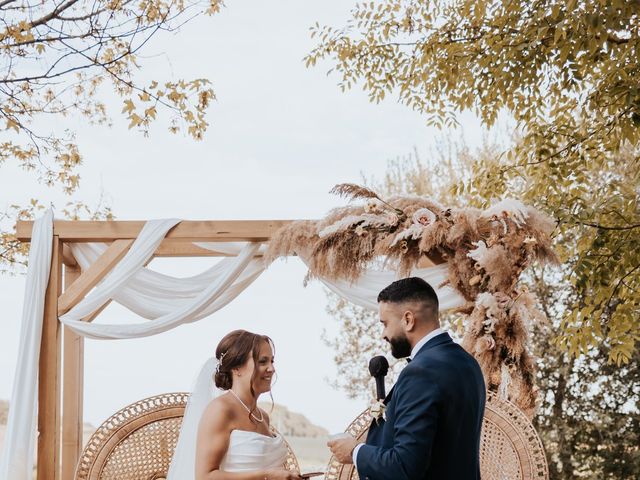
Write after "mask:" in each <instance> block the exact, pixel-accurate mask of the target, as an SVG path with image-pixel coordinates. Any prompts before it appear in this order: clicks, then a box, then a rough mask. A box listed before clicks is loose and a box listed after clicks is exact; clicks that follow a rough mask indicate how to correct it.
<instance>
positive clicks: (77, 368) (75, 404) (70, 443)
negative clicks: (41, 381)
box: [61, 265, 84, 480]
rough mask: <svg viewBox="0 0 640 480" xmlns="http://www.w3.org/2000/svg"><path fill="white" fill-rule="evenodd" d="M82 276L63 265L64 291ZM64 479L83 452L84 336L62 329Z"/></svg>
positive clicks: (67, 479)
mask: <svg viewBox="0 0 640 480" xmlns="http://www.w3.org/2000/svg"><path fill="white" fill-rule="evenodd" d="M79 276H80V267H78V266H76V267H70V266H68V265H65V268H64V286H65V290H66V289H67V287H69V285H71V284H73V282H75V281H76V279H77V278H78V277H79ZM63 331H64V334H63V377H62V382H63V385H62V457H61V458H62V477H61V478H62V480H73V475H74V473H75V468H76V464H77V463H78V459H79V458H80V454H81V453H82V440H83V438H82V434H83V411H82V410H83V400H84V398H83V397H84V395H83V393H84V337H82V336H80V335H78V334H76V333H75V332H74V331H73V330H71V329H69V328H68V327H64V328H63Z"/></svg>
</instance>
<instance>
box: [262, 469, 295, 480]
mask: <svg viewBox="0 0 640 480" xmlns="http://www.w3.org/2000/svg"><path fill="white" fill-rule="evenodd" d="M265 473H266V475H265V477H264V478H265V480H266V479H268V480H300V479H301V478H302V477H301V476H300V475H298V474H297V473H296V472H290V471H289V470H285V469H284V468H277V469H274V470H267V471H266V472H265Z"/></svg>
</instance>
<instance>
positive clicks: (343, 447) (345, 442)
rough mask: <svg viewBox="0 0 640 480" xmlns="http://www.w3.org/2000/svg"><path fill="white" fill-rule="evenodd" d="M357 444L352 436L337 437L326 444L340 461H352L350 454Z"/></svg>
mask: <svg viewBox="0 0 640 480" xmlns="http://www.w3.org/2000/svg"><path fill="white" fill-rule="evenodd" d="M356 445H358V441H357V440H356V439H355V438H353V437H349V438H338V439H337V440H329V441H328V442H327V446H328V447H329V449H330V450H331V453H333V455H334V456H335V457H336V458H337V459H338V461H339V462H340V463H353V459H352V458H351V454H352V453H353V449H354V448H356Z"/></svg>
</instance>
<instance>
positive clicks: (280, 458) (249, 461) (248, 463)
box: [220, 430, 287, 472]
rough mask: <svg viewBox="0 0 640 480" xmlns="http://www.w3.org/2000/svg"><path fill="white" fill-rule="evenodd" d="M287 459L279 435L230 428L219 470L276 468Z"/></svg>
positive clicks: (240, 470)
mask: <svg viewBox="0 0 640 480" xmlns="http://www.w3.org/2000/svg"><path fill="white" fill-rule="evenodd" d="M286 459H287V446H286V445H285V443H284V440H283V439H282V437H281V436H280V435H278V434H277V435H276V436H274V437H270V436H267V435H262V434H261V433H257V432H249V431H246V430H232V431H231V437H230V439H229V449H228V450H227V454H226V455H225V457H224V459H223V460H222V463H221V464H220V470H222V471H224V472H252V471H256V470H264V469H267V468H278V467H282V466H283V465H284V462H285V460H286Z"/></svg>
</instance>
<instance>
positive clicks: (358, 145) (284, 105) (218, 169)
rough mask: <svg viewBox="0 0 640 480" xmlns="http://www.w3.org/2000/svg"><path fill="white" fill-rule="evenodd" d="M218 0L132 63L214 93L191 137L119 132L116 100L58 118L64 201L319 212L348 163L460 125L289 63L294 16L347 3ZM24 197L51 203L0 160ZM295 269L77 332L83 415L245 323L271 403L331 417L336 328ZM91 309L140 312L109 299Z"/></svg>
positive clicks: (8, 284)
mask: <svg viewBox="0 0 640 480" xmlns="http://www.w3.org/2000/svg"><path fill="white" fill-rule="evenodd" d="M227 3H228V6H227V8H225V9H224V10H223V11H222V13H221V14H219V15H216V16H214V17H203V18H199V19H196V20H195V21H193V22H191V23H189V24H187V25H186V26H185V27H183V29H182V31H181V32H180V33H179V34H177V35H165V36H164V37H158V38H157V39H156V40H155V41H154V42H152V43H151V44H150V45H149V48H148V49H147V50H146V54H147V57H148V58H146V59H142V60H141V62H140V63H141V64H142V65H143V66H144V69H145V70H144V75H145V77H148V78H155V79H158V80H175V79H177V78H186V79H191V78H198V77H205V78H209V79H210V80H211V81H212V82H213V88H214V90H215V92H216V95H217V97H218V100H217V102H215V103H214V104H213V106H212V107H211V109H210V113H209V115H208V117H207V118H208V121H209V123H210V128H209V131H208V132H207V133H206V136H205V139H204V140H203V141H202V142H198V143H196V142H195V141H193V140H191V139H190V138H188V137H186V136H183V135H182V134H179V135H171V134H169V133H168V132H167V131H166V129H165V126H166V125H165V124H162V122H160V124H158V125H156V126H155V128H152V130H151V135H150V137H149V138H144V137H143V136H142V135H141V134H138V133H137V132H135V131H128V130H127V128H126V125H127V123H126V121H125V120H124V119H122V118H121V117H120V116H119V112H120V110H121V108H122V103H121V101H120V100H114V101H111V102H110V104H109V106H110V108H111V109H110V112H111V113H112V115H113V118H114V126H113V127H112V128H106V127H91V126H88V125H85V124H84V122H83V121H82V120H78V119H69V120H68V122H69V123H68V124H65V128H69V129H71V130H72V131H75V132H76V134H77V141H78V143H79V145H80V148H81V150H82V153H83V156H84V162H85V164H84V166H83V167H82V168H81V170H80V173H81V176H82V182H81V189H80V192H79V193H78V195H76V196H75V198H78V199H82V200H85V201H87V202H88V203H89V204H94V203H96V202H97V201H98V198H99V196H100V192H101V191H102V190H104V192H105V194H106V198H107V201H108V203H109V204H110V205H111V206H112V207H113V210H114V212H115V214H116V215H117V217H118V219H121V220H124V219H136V220H142V219H149V218H164V217H178V218H183V219H211V220H214V219H299V218H319V217H321V216H323V215H324V214H325V213H326V212H327V211H328V210H329V209H331V208H333V207H335V206H339V205H342V204H343V202H342V200H340V199H338V198H335V197H333V196H331V195H329V194H328V191H329V190H330V189H331V187H333V186H334V185H335V184H337V183H343V182H360V181H361V173H362V172H364V173H365V174H366V175H367V176H370V175H376V176H378V177H380V176H382V175H383V173H384V171H385V167H386V164H387V161H388V160H390V159H392V158H395V157H397V156H399V155H405V154H407V153H408V152H410V151H411V150H412V149H413V147H414V146H417V147H418V149H419V150H420V151H421V152H422V153H424V154H426V153H427V152H428V149H429V148H430V147H432V146H433V145H435V141H436V139H437V138H440V137H441V136H442V135H443V134H444V135H448V134H450V135H453V136H455V137H459V136H460V131H453V132H439V131H437V130H434V129H428V128H426V127H425V125H424V119H422V118H420V117H419V116H418V115H417V114H415V113H413V112H412V111H410V110H409V109H407V108H406V107H404V106H401V105H398V104H396V103H395V102H394V101H392V100H388V101H386V102H384V103H383V104H381V105H375V104H370V103H369V102H368V99H367V97H366V95H365V94H363V93H362V92H360V91H359V90H354V91H351V92H347V93H346V94H343V93H341V92H340V90H339V88H337V87H336V83H337V77H335V76H329V77H327V76H326V71H327V69H328V66H320V67H316V68H313V69H306V68H305V67H304V65H303V62H302V58H303V57H304V55H305V54H306V53H307V52H308V51H310V49H311V48H312V46H313V45H314V43H313V41H312V40H311V39H310V38H309V34H308V28H309V26H311V25H312V24H313V23H314V22H315V21H318V22H320V23H321V24H323V23H328V24H333V25H335V26H338V25H342V24H343V22H344V20H345V19H346V18H347V14H348V11H349V9H350V8H351V6H352V2H347V1H345V0H323V1H315V2H300V1H272V2H240V1H232V0H229V1H228V2H227ZM160 114H161V112H160ZM461 123H462V125H463V126H464V127H465V128H464V132H463V133H464V135H465V138H466V140H467V143H468V144H469V145H471V146H474V145H478V144H479V143H480V140H481V138H480V137H481V135H482V131H481V129H480V127H479V126H478V122H477V121H476V120H475V119H474V118H472V117H471V116H464V117H463V118H461ZM31 197H37V198H39V199H41V201H43V203H45V204H48V203H49V202H55V203H56V206H57V208H58V211H60V210H61V207H62V206H63V204H64V202H65V201H66V199H64V198H63V197H62V196H61V195H60V194H58V193H56V192H55V191H52V190H48V189H45V188H43V187H42V186H40V185H37V184H36V183H35V181H34V179H33V176H32V175H28V174H25V173H24V172H21V171H18V170H17V169H13V168H12V167H11V166H5V165H3V166H2V167H1V169H0V206H5V205H8V204H10V203H19V202H20V203H26V202H27V201H28V199H29V198H31ZM60 215H61V214H60ZM211 261H212V260H211V259H209V260H202V259H186V260H184V259H183V260H168V259H162V260H156V261H154V262H153V263H152V265H151V266H152V267H153V268H158V269H159V270H162V271H163V272H165V273H170V274H174V275H176V276H186V275H192V274H194V273H196V272H199V271H201V270H204V269H205V268H207V267H208V266H209V265H210V262H211ZM304 275H305V268H304V266H303V265H302V264H301V262H299V261H298V260H297V259H295V258H291V259H289V260H288V261H287V262H284V261H281V262H277V263H276V264H275V265H273V266H272V267H271V268H270V269H269V270H267V272H265V274H264V275H263V276H262V277H261V278H259V279H258V280H257V281H256V282H255V283H254V284H253V285H252V286H251V287H250V288H249V289H248V290H246V291H245V292H244V293H243V294H242V295H241V296H240V297H239V298H237V299H236V300H235V301H234V302H232V304H231V305H229V306H227V307H226V308H224V309H223V310H222V311H220V312H218V313H217V314H215V315H214V316H212V317H210V318H208V319H205V320H202V321H200V322H198V323H196V324H193V325H187V326H182V327H179V328H177V329H176V330H173V331H170V332H166V333H164V334H161V335H158V336H156V337H151V338H144V339H138V340H124V341H96V340H87V341H86V347H85V349H86V364H85V420H86V421H89V422H91V423H93V424H94V425H98V424H100V423H101V422H102V421H103V420H104V419H106V418H107V417H108V416H109V415H111V414H112V413H114V412H115V411H116V410H118V409H119V408H121V407H123V406H124V405H126V404H128V403H130V402H133V401H136V400H139V399H141V398H143V397H146V396H149V395H154V394H158V393H163V392H170V391H184V390H188V389H189V387H190V384H191V381H192V380H193V377H194V375H195V373H196V370H197V368H198V367H199V366H200V365H201V364H202V362H203V361H204V360H205V359H206V358H207V357H208V356H210V355H211V354H212V353H213V351H214V348H215V346H216V344H217V342H218V341H219V339H220V338H221V337H222V336H223V335H224V334H225V333H227V332H229V331H230V330H233V329H235V328H246V329H249V330H252V331H256V332H260V333H265V334H268V335H270V336H271V337H272V338H273V339H274V341H275V345H276V355H277V369H278V376H279V379H278V382H277V384H276V385H275V387H274V389H273V394H274V398H275V400H276V402H278V403H281V404H283V405H285V406H287V407H289V408H290V409H291V410H293V411H297V412H301V413H303V414H304V415H306V416H307V417H308V418H309V419H310V420H311V421H313V422H314V423H316V424H319V425H322V426H324V427H326V428H328V429H329V430H330V431H341V430H343V429H344V428H345V427H346V426H347V425H348V424H349V422H350V421H351V420H352V419H353V418H354V417H355V416H356V415H357V414H358V413H359V412H360V411H361V410H362V409H363V408H364V407H365V402H363V401H361V400H355V401H351V400H348V399H347V398H346V396H345V395H344V394H343V393H342V392H340V391H335V390H333V389H332V388H331V387H330V386H329V384H328V382H327V380H326V379H327V378H333V377H334V376H335V371H336V369H335V366H334V364H333V352H332V351H331V350H330V349H329V348H328V347H326V346H325V345H324V344H323V343H322V341H321V339H320V335H321V333H322V331H323V329H326V330H327V331H328V332H329V333H330V334H331V333H335V332H336V331H337V325H336V323H335V321H334V320H332V319H331V318H330V317H329V316H328V314H327V313H326V312H325V305H326V300H325V294H324V292H323V289H322V287H321V286H320V285H319V284H312V285H310V286H309V287H307V288H303V286H302V281H303V278H304ZM23 287H24V277H23V276H14V277H11V276H6V275H5V276H0V304H1V305H2V312H3V318H2V326H1V327H0V398H6V399H8V398H10V396H11V385H12V382H13V372H14V369H15V362H16V357H17V344H18V338H19V328H20V326H19V321H20V314H21V307H22V292H23ZM98 321H100V322H112V321H130V322H135V321H141V320H140V319H137V318H135V317H134V315H132V314H128V313H127V311H126V310H124V309H122V308H117V307H109V308H108V309H107V310H106V311H105V313H104V314H103V315H102V316H101V317H99V319H98ZM374 328H377V326H376V327H374ZM383 353H387V352H383ZM362 368H363V369H366V368H367V367H366V365H363V366H362Z"/></svg>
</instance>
